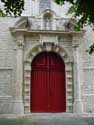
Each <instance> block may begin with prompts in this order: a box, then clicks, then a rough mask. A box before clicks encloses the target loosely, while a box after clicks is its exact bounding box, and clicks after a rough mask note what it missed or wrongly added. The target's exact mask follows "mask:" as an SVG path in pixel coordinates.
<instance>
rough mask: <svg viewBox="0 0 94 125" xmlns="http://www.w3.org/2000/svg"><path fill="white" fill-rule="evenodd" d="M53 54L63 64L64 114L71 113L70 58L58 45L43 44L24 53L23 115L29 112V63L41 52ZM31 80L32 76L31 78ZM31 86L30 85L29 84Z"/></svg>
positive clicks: (71, 80) (71, 84)
mask: <svg viewBox="0 0 94 125" xmlns="http://www.w3.org/2000/svg"><path fill="white" fill-rule="evenodd" d="M45 51H46V52H54V53H57V55H59V56H60V57H61V58H62V59H63V60H64V63H65V75H66V96H67V97H66V112H72V111H73V104H72V101H73V100H72V99H73V95H72V91H73V90H72V88H73V87H72V86H73V78H72V74H73V72H72V62H71V60H70V56H69V54H68V52H67V51H66V50H65V48H63V47H62V46H60V45H57V44H53V43H45V44H42V43H40V44H36V45H34V46H32V48H30V49H29V50H28V51H27V52H26V53H25V57H24V109H25V113H29V112H30V73H31V63H32V61H33V59H34V58H35V57H36V55H38V54H39V53H41V52H45ZM31 78H32V76H31ZM31 84H32V83H31Z"/></svg>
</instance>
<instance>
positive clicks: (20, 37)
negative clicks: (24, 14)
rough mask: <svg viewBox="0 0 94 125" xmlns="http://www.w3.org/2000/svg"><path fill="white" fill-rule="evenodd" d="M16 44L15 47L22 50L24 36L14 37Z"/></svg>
mask: <svg viewBox="0 0 94 125" xmlns="http://www.w3.org/2000/svg"><path fill="white" fill-rule="evenodd" d="M16 43H17V46H18V47H19V48H23V47H24V36H22V35H17V36H16Z"/></svg>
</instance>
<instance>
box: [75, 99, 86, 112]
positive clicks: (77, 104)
mask: <svg viewBox="0 0 94 125" xmlns="http://www.w3.org/2000/svg"><path fill="white" fill-rule="evenodd" d="M73 112H74V113H83V112H84V111H83V103H82V101H81V100H75V101H74V104H73Z"/></svg>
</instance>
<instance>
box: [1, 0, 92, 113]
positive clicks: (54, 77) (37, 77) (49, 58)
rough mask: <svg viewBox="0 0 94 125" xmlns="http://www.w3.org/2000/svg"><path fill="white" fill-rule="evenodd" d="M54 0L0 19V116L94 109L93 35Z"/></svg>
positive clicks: (36, 1) (27, 4)
mask: <svg viewBox="0 0 94 125" xmlns="http://www.w3.org/2000/svg"><path fill="white" fill-rule="evenodd" d="M63 10H64V7H63V6H61V5H57V4H56V3H54V1H52V0H46V1H45V0H31V1H30V0H26V1H25V11H24V12H23V16H22V17H17V18H14V17H5V18H2V17H0V27H1V29H0V114H27V113H35V112H36V113H43V112H45V113H57V112H58V113H59V112H64V113H65V112H67V113H84V112H86V113H89V112H94V75H93V74H94V56H93V54H92V55H89V53H88V52H86V50H87V49H88V48H89V46H90V45H91V44H92V43H93V42H94V40H93V39H94V33H93V31H92V30H91V29H90V28H88V29H87V30H86V31H84V30H81V31H76V30H75V25H76V21H75V20H74V19H73V18H67V17H66V18H64V15H63V14H62V13H63Z"/></svg>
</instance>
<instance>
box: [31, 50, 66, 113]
mask: <svg viewBox="0 0 94 125" xmlns="http://www.w3.org/2000/svg"><path fill="white" fill-rule="evenodd" d="M31 68H32V70H31V96H30V101H31V104H30V110H31V112H65V111H66V88H65V65H64V62H63V60H62V59H61V58H60V57H59V56H58V55H57V54H56V53H54V52H43V53H40V54H39V55H37V56H36V57H35V58H34V60H33V62H32V65H31Z"/></svg>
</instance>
